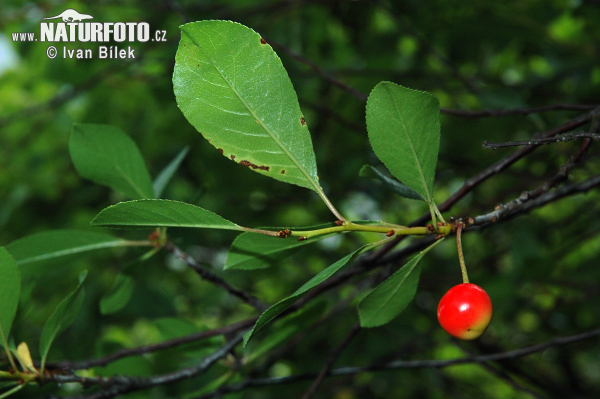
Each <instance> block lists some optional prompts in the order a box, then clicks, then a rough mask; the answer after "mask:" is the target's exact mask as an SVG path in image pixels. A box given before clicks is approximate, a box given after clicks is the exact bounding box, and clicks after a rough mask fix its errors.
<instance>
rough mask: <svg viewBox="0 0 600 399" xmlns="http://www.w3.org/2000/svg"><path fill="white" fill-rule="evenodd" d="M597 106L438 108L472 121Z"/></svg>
mask: <svg viewBox="0 0 600 399" xmlns="http://www.w3.org/2000/svg"><path fill="white" fill-rule="evenodd" d="M598 106H599V105H598V104H596V105H586V104H562V103H561V104H552V105H542V106H538V107H523V108H507V109H484V110H481V111H466V110H461V109H450V108H440V112H442V113H444V114H447V115H452V116H458V117H461V118H467V119H474V118H486V117H492V118H498V117H502V116H510V115H529V114H537V113H539V112H544V111H561V110H567V111H587V110H591V109H594V108H597V107H598Z"/></svg>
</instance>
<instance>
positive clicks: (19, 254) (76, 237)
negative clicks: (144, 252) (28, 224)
mask: <svg viewBox="0 0 600 399" xmlns="http://www.w3.org/2000/svg"><path fill="white" fill-rule="evenodd" d="M127 245H130V242H129V241H126V240H123V239H121V238H117V237H113V236H111V235H109V234H104V233H97V232H90V231H82V230H50V231H45V232H42V233H36V234H32V235H30V236H26V237H23V238H20V239H18V240H16V241H13V242H11V243H10V244H8V245H7V246H6V249H7V250H8V251H9V252H10V253H11V254H12V255H13V256H14V258H15V260H16V261H17V265H19V266H23V265H30V264H38V265H39V264H42V263H47V262H49V261H52V260H56V259H57V258H61V257H64V256H71V255H77V254H80V253H83V252H87V251H95V250H99V249H106V248H115V247H123V246H127Z"/></svg>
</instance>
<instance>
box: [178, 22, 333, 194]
mask: <svg viewBox="0 0 600 399" xmlns="http://www.w3.org/2000/svg"><path fill="white" fill-rule="evenodd" d="M184 32H185V34H186V35H187V36H188V37H189V38H190V40H191V41H192V42H193V43H194V44H195V45H196V46H197V47H198V49H199V50H200V51H202V54H204V56H205V57H206V59H208V60H209V61H210V63H211V65H212V66H213V68H214V69H215V70H216V71H217V72H218V73H219V75H220V76H221V77H222V78H223V80H224V81H225V82H226V83H227V84H228V85H229V87H230V88H231V90H233V92H234V93H235V95H236V96H237V97H238V99H239V100H240V101H241V102H242V104H244V106H245V107H246V109H247V110H248V111H249V112H250V113H251V114H252V116H253V117H254V119H255V120H257V121H258V123H259V124H260V125H261V126H262V127H263V129H264V130H265V131H266V132H267V133H268V134H269V136H270V137H271V138H272V139H273V141H275V143H276V144H277V146H278V147H279V148H281V149H282V150H283V151H284V153H285V154H286V155H287V156H288V158H289V159H290V160H291V161H292V162H293V163H294V164H295V165H296V167H297V168H298V169H299V170H300V171H301V172H302V174H303V175H304V176H305V177H306V178H307V179H308V181H309V183H310V184H311V185H312V186H313V188H314V190H315V191H316V192H317V193H320V192H322V188H321V186H320V185H319V183H317V181H316V180H315V179H313V178H312V176H311V175H310V174H309V173H308V171H307V170H306V168H304V166H303V165H302V164H301V163H300V162H298V160H297V159H296V158H295V157H294V156H293V155H292V153H290V151H289V150H288V148H287V147H286V146H284V145H283V144H282V143H281V141H280V140H279V139H278V138H277V136H275V134H274V133H273V132H272V131H271V130H270V129H269V128H268V127H267V126H266V125H265V123H264V122H263V120H262V119H261V118H259V117H258V115H257V114H256V113H255V112H254V110H253V109H252V108H251V107H250V106H249V105H248V103H247V102H246V101H245V100H244V98H243V97H242V96H241V94H240V93H239V92H238V91H237V90H236V89H235V87H234V86H233V84H232V83H231V82H230V81H229V79H227V78H226V77H225V75H223V73H222V72H221V71H220V70H219V68H217V66H216V62H215V61H214V60H213V59H212V58H211V57H209V56H208V54H207V53H206V51H205V50H204V48H202V46H201V45H200V44H199V43H197V42H196V41H195V40H194V38H193V37H192V36H191V35H190V34H188V33H187V32H186V31H184Z"/></svg>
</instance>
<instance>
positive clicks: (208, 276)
mask: <svg viewBox="0 0 600 399" xmlns="http://www.w3.org/2000/svg"><path fill="white" fill-rule="evenodd" d="M164 248H165V249H166V250H167V251H169V252H171V253H172V254H173V255H174V256H175V257H177V258H179V259H181V260H183V261H184V262H185V263H186V264H187V265H188V266H189V267H191V268H192V269H194V271H195V272H196V273H198V275H199V276H200V277H201V278H202V279H204V280H207V281H210V282H211V283H213V284H215V285H218V286H220V287H223V288H225V289H226V290H227V292H229V293H230V294H231V295H233V296H236V297H238V298H239V299H241V300H242V301H244V302H245V303H247V304H248V305H250V306H252V307H254V308H255V309H256V310H258V311H259V312H261V313H262V312H264V311H265V310H266V309H267V306H266V305H265V304H264V303H262V301H261V300H260V299H258V298H256V297H254V296H252V295H250V294H248V293H247V292H245V291H242V290H240V289H238V288H235V287H233V286H232V285H230V284H229V283H228V282H227V281H225V280H223V279H222V278H221V277H219V276H217V275H216V274H214V273H213V272H211V271H210V270H208V269H206V268H204V267H202V266H201V265H200V264H199V263H198V262H197V261H196V260H195V259H194V258H193V257H191V256H190V255H188V254H187V253H185V252H183V251H182V250H181V249H179V247H177V246H176V245H175V244H173V243H172V242H171V241H169V242H167V243H166V244H165V247H164Z"/></svg>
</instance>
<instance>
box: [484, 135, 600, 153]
mask: <svg viewBox="0 0 600 399" xmlns="http://www.w3.org/2000/svg"><path fill="white" fill-rule="evenodd" d="M578 139H591V140H600V134H598V133H590V132H584V131H579V132H575V133H567V134H563V135H560V136H554V137H542V138H538V139H531V140H522V141H508V142H506V143H488V142H487V141H484V142H483V149H484V150H489V149H491V150H495V149H497V148H503V147H518V146H524V145H541V144H553V143H566V142H567V141H573V140H578Z"/></svg>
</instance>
